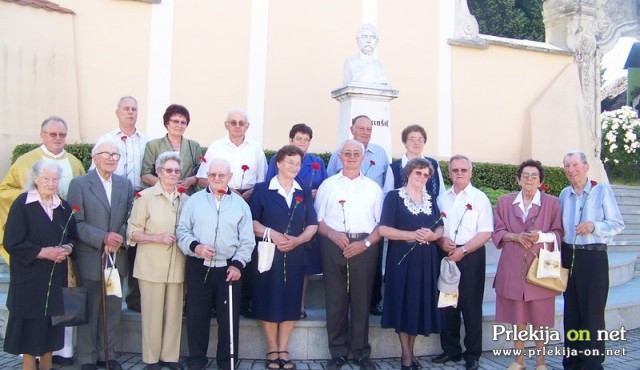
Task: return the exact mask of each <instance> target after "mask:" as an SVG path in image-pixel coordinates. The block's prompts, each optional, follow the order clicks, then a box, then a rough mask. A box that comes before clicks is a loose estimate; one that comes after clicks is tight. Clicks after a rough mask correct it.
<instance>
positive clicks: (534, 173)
mask: <svg viewBox="0 0 640 370" xmlns="http://www.w3.org/2000/svg"><path fill="white" fill-rule="evenodd" d="M516 180H517V181H518V184H519V185H520V188H521V190H520V191H519V192H517V193H511V194H507V195H504V196H502V197H501V198H500V199H498V203H497V205H496V210H495V215H494V232H493V242H494V244H495V245H496V246H497V247H498V249H500V250H501V254H500V261H499V262H498V268H497V271H496V278H495V280H494V283H493V286H494V288H495V290H496V322H502V323H511V324H513V326H514V329H516V328H517V331H518V332H520V331H522V330H525V329H526V326H527V324H531V325H532V327H531V329H532V330H540V329H541V328H544V327H547V328H545V329H548V328H550V327H553V323H554V316H555V309H554V308H555V297H556V296H557V295H559V293H557V292H555V291H552V290H549V289H545V288H542V287H539V286H536V285H533V284H531V283H528V282H527V281H526V275H527V271H529V267H530V266H531V263H532V262H533V259H534V257H535V256H536V255H538V253H539V251H540V249H541V248H543V247H544V246H545V245H546V246H550V247H552V246H553V245H554V239H555V241H556V242H557V243H556V244H557V245H560V242H561V241H562V215H561V213H560V201H559V200H558V198H556V197H554V196H551V195H547V194H545V193H544V192H543V191H541V190H540V188H541V187H542V183H543V182H544V168H543V167H542V164H541V163H540V162H538V161H534V160H531V159H530V160H527V161H524V162H522V163H521V164H520V166H519V167H518V170H517V174H516ZM543 330H544V329H543ZM535 343H536V349H538V350H540V351H538V356H536V370H546V369H547V367H546V366H545V360H544V354H543V353H542V351H541V350H542V349H543V346H544V344H543V343H544V342H543V341H542V340H539V341H536V342H535ZM524 344H525V342H524V341H520V340H514V346H515V348H516V349H524ZM524 369H525V365H524V356H523V355H520V356H517V357H516V360H515V362H514V363H513V364H511V366H509V368H508V370H524Z"/></svg>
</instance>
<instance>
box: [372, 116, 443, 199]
mask: <svg viewBox="0 0 640 370" xmlns="http://www.w3.org/2000/svg"><path fill="white" fill-rule="evenodd" d="M402 143H403V144H404V147H405V148H406V149H407V152H406V153H405V154H404V155H403V156H402V158H400V159H398V160H397V161H394V162H392V163H391V164H390V165H389V167H390V168H391V171H387V179H386V180H385V182H384V193H385V194H386V193H387V192H388V191H389V190H393V189H398V188H400V187H402V186H404V185H405V183H404V179H403V176H402V169H403V168H404V166H406V165H407V162H409V161H410V160H412V159H414V158H425V159H427V160H428V161H429V162H431V166H432V167H433V169H434V173H433V176H431V177H430V178H429V181H427V184H426V188H427V192H429V194H430V195H431V197H433V199H434V200H435V199H437V198H438V195H440V191H444V190H445V188H444V179H443V178H442V172H441V171H440V167H439V166H438V161H436V160H435V159H433V158H429V157H423V156H422V151H423V150H424V145H425V144H426V143H427V132H426V131H425V130H424V128H423V127H422V126H419V125H410V126H407V127H406V128H405V129H404V130H402ZM391 176H393V179H392V178H391Z"/></svg>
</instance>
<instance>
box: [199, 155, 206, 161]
mask: <svg viewBox="0 0 640 370" xmlns="http://www.w3.org/2000/svg"><path fill="white" fill-rule="evenodd" d="M198 158H200V160H201V161H202V162H204V163H207V158H205V157H203V156H201V155H199V156H198Z"/></svg>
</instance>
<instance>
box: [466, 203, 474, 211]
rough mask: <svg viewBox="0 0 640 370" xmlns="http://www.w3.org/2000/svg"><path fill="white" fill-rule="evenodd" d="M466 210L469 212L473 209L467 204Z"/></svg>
mask: <svg viewBox="0 0 640 370" xmlns="http://www.w3.org/2000/svg"><path fill="white" fill-rule="evenodd" d="M467 209H468V210H469V211H471V210H472V209H473V207H471V204H469V203H467Z"/></svg>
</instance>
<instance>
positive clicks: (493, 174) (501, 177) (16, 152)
mask: <svg viewBox="0 0 640 370" xmlns="http://www.w3.org/2000/svg"><path fill="white" fill-rule="evenodd" d="M36 147H38V144H20V145H17V146H16V147H15V148H14V149H13V156H12V158H11V163H13V162H14V161H15V160H16V158H18V157H19V156H21V155H22V154H24V153H26V152H28V151H31V150H33V149H34V148H36ZM92 147H93V144H69V145H67V146H65V149H66V150H67V151H68V152H69V153H71V154H73V155H74V156H76V157H77V158H78V159H79V160H80V161H81V162H82V164H83V166H84V168H85V169H87V170H88V169H89V166H90V165H91V148H92ZM206 150H207V148H202V153H203V155H204V153H205V152H206ZM264 152H265V155H266V157H267V160H269V159H270V158H271V157H272V156H273V155H275V154H276V151H275V150H270V149H267V150H265V151H264ZM311 154H313V155H316V156H318V157H320V158H322V160H324V162H325V164H327V163H329V158H331V153H328V152H326V153H319V154H315V153H311ZM440 168H441V169H442V175H443V176H444V180H445V184H446V185H447V187H449V186H451V182H450V181H449V176H448V168H449V162H448V161H440ZM517 168H518V166H516V165H513V164H500V163H474V164H473V178H472V179H471V182H472V183H473V185H474V186H475V187H477V188H480V189H483V191H485V193H486V192H487V191H488V190H491V189H493V190H494V191H493V192H491V194H492V196H494V197H495V199H497V198H498V197H499V196H500V195H503V194H506V193H511V192H514V191H518V190H520V188H519V186H518V184H517V183H516V180H515V178H516V169H517ZM544 183H545V184H547V185H548V186H549V191H548V193H549V194H553V195H555V196H558V195H559V194H560V191H561V190H562V188H564V187H566V186H568V185H569V182H568V181H567V179H566V177H565V176H564V172H563V171H562V168H560V167H545V181H544ZM487 195H489V194H488V193H487ZM492 196H489V198H490V199H492V203H494V202H495V200H494V199H493V198H492ZM494 204H495V203H494Z"/></svg>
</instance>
